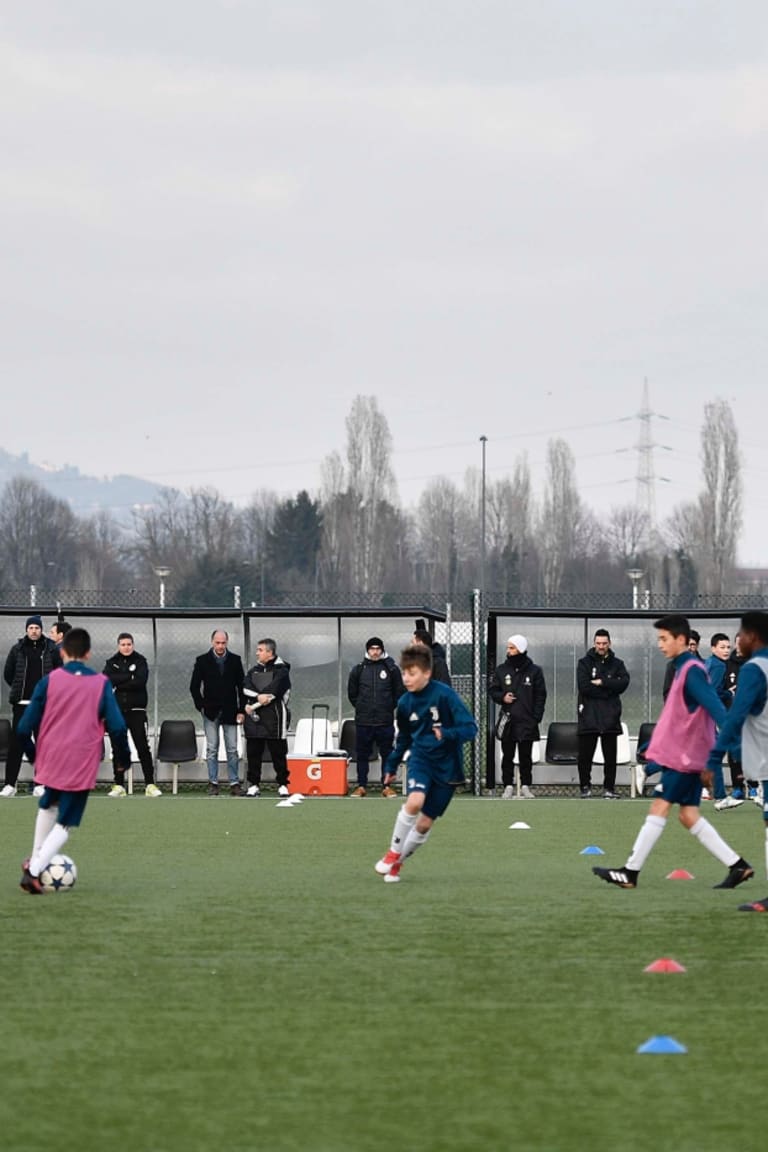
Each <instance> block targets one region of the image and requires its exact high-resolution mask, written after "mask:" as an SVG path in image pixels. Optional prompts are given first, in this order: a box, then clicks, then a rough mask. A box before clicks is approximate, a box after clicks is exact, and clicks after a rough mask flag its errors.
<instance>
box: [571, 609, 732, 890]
mask: <svg viewBox="0 0 768 1152" xmlns="http://www.w3.org/2000/svg"><path fill="white" fill-rule="evenodd" d="M654 628H655V629H656V630H657V632H658V634H659V635H658V645H659V648H660V649H661V652H662V653H663V655H664V656H666V658H667V659H668V660H672V661H673V663H674V666H675V674H674V679H673V681H672V687H671V688H670V691H669V695H668V696H667V699H666V700H665V702H664V707H663V709H662V712H661V716H660V717H659V720H658V723H657V724H656V727H655V729H654V732H653V736H652V738H651V742H650V744H649V745H648V751H647V756H648V763H649V766H651V767H652V768H654V770H656V769H657V768H661V772H662V776H661V783H662V791H661V795H660V796H656V797H654V799H653V801H652V803H651V807H650V811H649V813H648V815H647V816H646V818H645V823H644V824H643V826H642V828H641V829H640V832H639V833H638V836H637V839H636V840H635V843H634V846H633V848H632V851H631V853H630V855H629V859H628V860H627V863H626V864H625V866H624V867H623V868H593V869H592V871H593V872H594V873H595V875H596V876H599V877H600V879H601V880H605V881H607V883H608V884H615V885H617V887H619V888H636V887H637V881H638V876H639V873H640V869H641V868H642V866H643V864H645V862H646V860H647V859H648V857H649V856H650V854H651V851H652V849H653V846H654V845H655V843H656V841H657V840H658V839H659V837H660V836H661V834H662V832H663V831H664V828H665V826H666V823H667V816H668V815H669V810H670V808H671V807H672V805H673V804H678V805H679V807H680V811H679V813H678V816H679V819H680V823H681V824H682V825H683V827H684V828H687V829H688V831H689V832H690V833H691V834H692V835H693V836H695V837H696V839H697V840H698V841H699V843H700V844H702V845H703V846H704V847H705V848H706V849H707V851H708V852H711V853H712V855H713V856H714V857H715V858H716V859H717V860H719V861H720V863H721V864H725V866H726V867H727V869H728V875H727V876H726V877H725V879H724V880H723V881H722V882H721V883H720V884H716V885H715V887H716V888H736V887H737V886H738V885H739V884H743V883H744V881H745V880H749V878H750V876H752V875H753V874H754V870H753V868H752V866H751V864H748V863H747V861H746V860H744V859H743V857H741V856H739V854H738V853H737V852H734V850H733V849H732V848H731V847H729V845H728V844H726V842H725V840H723V838H722V836H720V834H719V832H717V831H716V830H715V828H713V827H712V825H711V824H710V823H709V821H708V820H705V819H704V817H703V816H702V815H701V813H700V811H699V805H700V803H701V790H702V786H704V785H706V786H707V787H708V786H709V785H710V783H711V778H710V777H711V773H710V772H709V771H708V770H707V758H708V756H709V752H710V750H711V748H712V745H713V744H714V741H715V732H716V727H715V726H716V725H720V724H722V723H723V722H724V721H725V718H726V715H727V713H726V711H725V708H724V706H723V704H722V703H721V701H720V700H719V699H718V697H717V693H716V692H715V690H714V688H713V687H712V685H711V684H710V682H709V677H708V676H707V673H706V671H705V669H704V668H703V667H702V665H701V664H700V662H699V661H697V660H696V659H695V658H694V656H693V655H692V654H691V653H690V652H689V651H688V641H689V639H690V635H691V629H690V625H689V623H688V620H687V619H686V618H685V616H676V615H675V616H664V617H662V619H661V620H657V621H656V623H655V624H654Z"/></svg>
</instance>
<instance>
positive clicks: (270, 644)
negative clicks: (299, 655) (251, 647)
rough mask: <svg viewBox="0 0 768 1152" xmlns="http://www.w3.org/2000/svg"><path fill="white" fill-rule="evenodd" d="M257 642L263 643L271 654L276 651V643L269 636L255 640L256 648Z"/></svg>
mask: <svg viewBox="0 0 768 1152" xmlns="http://www.w3.org/2000/svg"><path fill="white" fill-rule="evenodd" d="M259 644H263V645H264V647H265V648H269V650H270V652H271V653H272V655H273V656H274V655H275V653H276V652H277V643H276V642H275V641H274V640H273V639H272V637H271V636H262V638H261V640H257V641H256V647H257V648H258V646H259Z"/></svg>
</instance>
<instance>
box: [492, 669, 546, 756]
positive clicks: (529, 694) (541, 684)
mask: <svg viewBox="0 0 768 1152" xmlns="http://www.w3.org/2000/svg"><path fill="white" fill-rule="evenodd" d="M507 692H513V693H514V695H515V699H514V701H513V702H512V703H511V704H502V700H503V698H504V696H505V695H506V694H507ZM489 693H490V697H491V699H492V700H494V701H495V702H496V703H497V704H500V705H501V710H502V712H505V713H506V714H507V716H509V722H508V724H507V727H506V728H505V730H504V739H505V740H515V741H517V740H538V739H539V738H540V733H539V724H540V723H541V718H542V716H543V715H544V707H545V705H546V703H547V685H546V683H545V681H544V673H543V672H542V670H541V668H540V667H539V666H538V664H534V662H533V660H531V658H530V656H527V655H523V656H508V657H507V659H506V660H505V661H504V663H503V664H499V666H498V668H497V669H496V671H495V672H494V673H493V676H492V677H491V684H490V688H489Z"/></svg>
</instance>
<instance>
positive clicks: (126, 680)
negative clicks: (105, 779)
mask: <svg viewBox="0 0 768 1152" xmlns="http://www.w3.org/2000/svg"><path fill="white" fill-rule="evenodd" d="M103 672H104V675H105V676H107V677H108V678H109V682H110V684H111V685H112V690H113V691H114V693H115V702H116V703H117V706H118V708H119V709H120V711H121V712H122V714H123V719H124V720H125V723H126V725H127V727H128V731H129V732H130V734H131V738H132V739H133V743H134V747H135V748H136V754H137V755H138V757H139V763H140V764H141V771H142V773H143V776H144V794H145V795H146V796H152V797H156V796H160V795H161V792H160V789H159V788H158V787H157V785H156V784H155V766H154V764H153V763H152V752H151V750H150V747H149V740H148V739H147V703H148V696H147V682H148V680H149V665H148V664H147V660H146V657H145V656H142V654H141V652H137V651H136V649H135V648H134V646H133V636H132V635H131V633H130V632H121V633H120V635H119V636H118V638H117V652H115V654H114V656H110V658H109V660H107V662H106V664H105V665H104V669H103ZM116 751H117V750H116V749H115V746H114V745H113V746H112V765H113V772H114V779H115V782H114V784H113V785H112V787H111V788H110V790H109V792H108V793H107V795H108V796H112V797H121V796H125V769H124V768H123V766H122V764H121V763H120V759H119V756H117V755H116Z"/></svg>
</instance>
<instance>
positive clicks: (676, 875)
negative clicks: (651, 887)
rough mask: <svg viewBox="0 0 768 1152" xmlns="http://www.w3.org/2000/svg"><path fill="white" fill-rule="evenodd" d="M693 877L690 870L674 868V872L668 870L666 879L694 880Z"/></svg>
mask: <svg viewBox="0 0 768 1152" xmlns="http://www.w3.org/2000/svg"><path fill="white" fill-rule="evenodd" d="M694 879H695V877H694V876H692V875H691V873H690V872H686V870H685V868H675V870H674V872H670V873H669V875H668V876H667V880H694Z"/></svg>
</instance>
